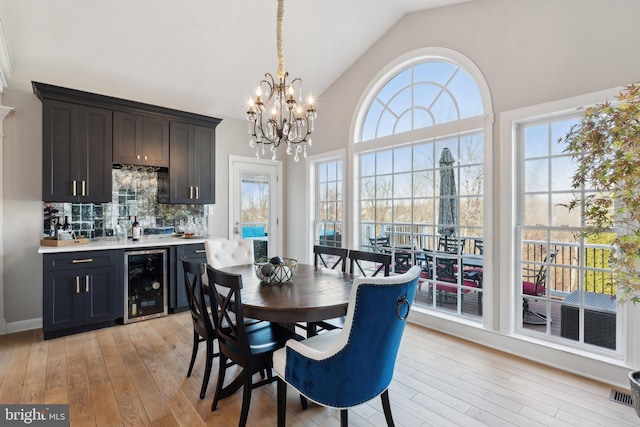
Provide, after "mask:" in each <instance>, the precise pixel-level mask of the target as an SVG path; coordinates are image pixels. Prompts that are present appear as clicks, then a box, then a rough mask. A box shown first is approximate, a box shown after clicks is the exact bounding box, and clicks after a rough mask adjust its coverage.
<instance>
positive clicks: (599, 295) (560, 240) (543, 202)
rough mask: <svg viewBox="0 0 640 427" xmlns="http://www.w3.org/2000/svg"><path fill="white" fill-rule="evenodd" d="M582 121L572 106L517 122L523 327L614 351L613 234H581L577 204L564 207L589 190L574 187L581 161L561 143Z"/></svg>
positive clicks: (520, 318) (520, 321)
mask: <svg viewBox="0 0 640 427" xmlns="http://www.w3.org/2000/svg"><path fill="white" fill-rule="evenodd" d="M579 121H580V115H579V114H578V113H571V114H562V115H558V116H556V117H551V118H546V119H543V120H531V121H523V122H521V123H520V124H519V125H518V126H517V133H516V134H517V148H518V160H517V161H518V165H517V168H516V169H517V170H519V171H520V174H519V177H518V179H519V185H518V189H519V191H518V194H519V200H518V205H519V207H518V223H517V229H518V239H519V241H518V244H517V248H519V256H518V258H517V259H519V263H518V269H517V270H518V272H519V273H520V274H519V275H516V277H519V278H520V280H517V281H516V292H515V295H516V296H517V298H518V299H519V300H520V299H521V301H522V305H521V306H520V305H518V304H516V307H517V308H520V307H522V309H521V312H520V313H519V314H518V328H519V329H520V330H521V331H523V332H525V333H528V334H533V335H542V336H548V337H553V339H557V338H561V339H563V340H564V342H565V343H571V344H575V345H578V346H588V347H589V348H594V347H593V346H596V347H599V348H600V349H603V350H609V351H611V350H615V349H616V347H617V342H616V341H617V340H616V335H617V334H616V323H617V321H616V302H615V293H616V289H615V287H613V286H611V273H610V268H609V255H610V243H611V240H612V236H607V235H604V236H598V237H597V238H596V237H591V238H583V237H582V234H581V232H582V227H583V223H582V215H581V212H580V210H579V209H576V210H572V211H569V210H568V209H567V207H566V205H567V204H568V203H569V202H570V201H571V200H573V198H574V197H575V196H576V195H577V196H578V197H580V198H583V197H585V196H587V195H588V194H589V192H590V190H589V189H582V190H580V192H579V194H575V193H576V191H577V190H574V189H573V188H572V186H571V184H572V179H571V176H572V175H573V173H574V171H575V170H576V164H575V162H573V161H572V159H571V157H570V156H569V155H568V154H566V153H565V152H564V149H565V146H564V144H563V143H562V137H564V136H565V135H566V134H567V132H568V131H569V130H570V128H571V126H572V125H574V124H577V123H579Z"/></svg>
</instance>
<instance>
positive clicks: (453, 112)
mask: <svg viewBox="0 0 640 427" xmlns="http://www.w3.org/2000/svg"><path fill="white" fill-rule="evenodd" d="M431 113H432V114H433V116H434V117H435V120H436V123H445V122H451V121H453V120H456V119H458V118H459V117H460V114H459V112H458V106H457V104H456V102H455V100H454V99H453V98H452V97H451V95H449V94H448V93H446V92H442V93H441V94H440V96H439V97H438V99H436V102H435V103H434V104H433V107H431Z"/></svg>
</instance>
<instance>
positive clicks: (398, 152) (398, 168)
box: [393, 146, 412, 173]
mask: <svg viewBox="0 0 640 427" xmlns="http://www.w3.org/2000/svg"><path fill="white" fill-rule="evenodd" d="M411 152H412V150H411V147H410V146H409V147H402V148H396V149H395V150H393V171H394V172H395V173H398V172H409V171H410V170H411V162H412V158H411Z"/></svg>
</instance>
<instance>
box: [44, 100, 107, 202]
mask: <svg viewBox="0 0 640 427" xmlns="http://www.w3.org/2000/svg"><path fill="white" fill-rule="evenodd" d="M42 112H43V115H42V134H43V144H42V147H43V156H42V200H44V201H55V202H81V203H103V202H110V201H111V167H112V163H111V142H112V137H111V132H112V128H111V111H110V110H105V109H102V108H95V107H90V106H86V105H78V104H74V103H69V102H63V101H54V100H48V99H45V100H43V103H42Z"/></svg>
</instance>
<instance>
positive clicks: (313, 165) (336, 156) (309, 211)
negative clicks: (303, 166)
mask: <svg viewBox="0 0 640 427" xmlns="http://www.w3.org/2000/svg"><path fill="white" fill-rule="evenodd" d="M338 160H339V161H341V162H342V231H343V234H342V239H343V240H342V247H351V246H350V245H351V242H349V241H348V236H349V235H350V234H349V225H350V224H351V223H350V222H349V219H348V218H347V214H348V209H347V206H348V203H349V200H350V197H351V195H350V194H351V191H350V183H349V181H348V180H347V179H346V178H347V177H348V176H349V175H347V170H348V169H347V152H346V150H344V149H340V150H334V151H329V152H326V153H320V154H314V155H312V156H309V157H307V160H306V162H307V179H306V186H307V188H308V189H309V191H307V192H306V200H305V206H306V212H305V218H307V224H308V227H307V230H308V231H307V234H306V236H305V246H304V247H305V248H306V250H305V262H306V263H307V264H313V244H314V242H315V213H316V211H317V200H318V188H317V185H318V183H317V178H316V177H317V173H318V171H317V166H318V164H319V163H324V162H328V161H338ZM345 239H347V240H346V241H345Z"/></svg>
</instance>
